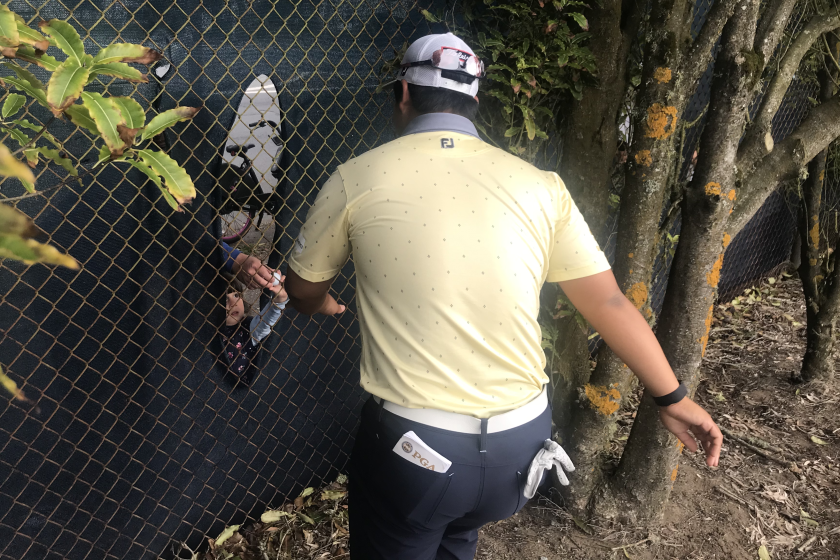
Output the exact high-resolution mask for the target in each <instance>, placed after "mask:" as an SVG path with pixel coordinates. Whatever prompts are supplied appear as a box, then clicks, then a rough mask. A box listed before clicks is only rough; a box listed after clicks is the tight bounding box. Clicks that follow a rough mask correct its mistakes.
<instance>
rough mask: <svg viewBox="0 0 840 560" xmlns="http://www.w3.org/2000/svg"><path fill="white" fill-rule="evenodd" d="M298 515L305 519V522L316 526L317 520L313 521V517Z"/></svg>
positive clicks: (303, 514) (299, 513)
mask: <svg viewBox="0 0 840 560" xmlns="http://www.w3.org/2000/svg"><path fill="white" fill-rule="evenodd" d="M298 515H299V516H300V518H301V519H303V520H304V521H306V522H307V523H309V524H310V525H315V520H314V519H312V518H311V517H309V516H308V515H306V514H305V513H301V512H298Z"/></svg>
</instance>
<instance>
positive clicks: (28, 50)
mask: <svg viewBox="0 0 840 560" xmlns="http://www.w3.org/2000/svg"><path fill="white" fill-rule="evenodd" d="M3 56H5V57H8V58H18V59H20V60H25V61H26V62H31V63H32V64H36V65H38V66H40V67H41V68H43V69H45V70H49V71H50V72H54V71H55V69H56V68H58V67H59V66H60V65H61V63H60V62H59V61H58V60H56V59H55V58H54V57H52V56H50V55H48V54H44V53H39V52H36V51H35V49H34V48H33V47H30V46H29V45H21V46H20V47H18V48H17V50H16V51H14V52H8V49H4V50H3Z"/></svg>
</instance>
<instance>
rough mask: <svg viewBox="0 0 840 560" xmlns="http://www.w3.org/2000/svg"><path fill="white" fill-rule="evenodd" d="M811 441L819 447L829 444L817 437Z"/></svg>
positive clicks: (812, 437)
mask: <svg viewBox="0 0 840 560" xmlns="http://www.w3.org/2000/svg"><path fill="white" fill-rule="evenodd" d="M811 441H813V442H814V443H816V444H817V445H828V442H827V441H825V440H824V439H820V438H818V437H817V436H811Z"/></svg>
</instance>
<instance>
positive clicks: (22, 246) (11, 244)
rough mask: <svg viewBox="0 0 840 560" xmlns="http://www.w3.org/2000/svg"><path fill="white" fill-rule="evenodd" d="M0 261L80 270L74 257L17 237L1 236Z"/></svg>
mask: <svg viewBox="0 0 840 560" xmlns="http://www.w3.org/2000/svg"><path fill="white" fill-rule="evenodd" d="M21 165H23V164H21ZM0 259H14V260H16V261H23V263H24V264H34V263H43V264H57V265H61V266H66V267H67V268H72V269H73V270H77V269H78V268H79V263H77V262H76V260H75V259H74V258H73V257H70V256H68V255H65V254H62V253H60V252H59V251H58V249H56V248H55V247H53V246H51V245H44V244H43V243H38V242H37V241H35V240H33V239H23V238H21V237H19V236H17V235H6V234H0Z"/></svg>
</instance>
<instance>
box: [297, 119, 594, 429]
mask: <svg viewBox="0 0 840 560" xmlns="http://www.w3.org/2000/svg"><path fill="white" fill-rule="evenodd" d="M351 248H352V254H353V261H354V264H355V268H356V281H357V287H356V293H357V296H358V310H359V323H360V325H361V331H362V359H361V383H362V387H364V389H365V390H367V391H368V392H370V393H372V394H374V395H376V396H378V397H380V398H382V399H385V400H388V401H391V402H394V403H397V404H400V405H403V406H407V407H411V408H435V409H441V410H447V411H452V412H458V413H462V414H469V415H472V416H475V417H479V418H484V417H488V416H492V415H496V414H500V413H503V412H506V411H509V410H512V409H515V408H517V407H519V406H522V405H523V404H525V403H527V402H529V401H530V400H532V399H533V398H535V397H536V396H537V395H538V394H539V393H540V392H541V391H542V388H543V385H544V384H545V383H547V382H548V378H547V377H546V375H545V373H544V371H543V369H544V368H545V354H544V352H543V349H542V347H541V345H540V340H541V333H540V327H539V325H538V324H537V314H538V312H539V305H540V304H539V293H540V288H541V286H542V284H543V283H544V282H545V281H550V282H558V281H563V280H571V279H574V278H581V277H585V276H589V275H592V274H596V273H599V272H603V271H605V270H608V269H609V264H608V263H607V260H606V258H605V257H604V254H603V253H602V252H601V249H600V248H599V247H598V245H597V243H596V242H595V239H594V238H593V236H592V234H591V233H590V231H589V228H588V227H587V225H586V223H585V222H584V220H583V218H582V216H581V214H580V212H579V211H578V209H577V207H576V206H575V204H574V202H573V201H572V199H571V198H570V196H569V193H568V191H567V190H566V187H565V185H564V184H563V181H561V180H560V178H559V177H558V176H557V174H555V173H548V172H544V171H540V170H539V169H537V168H536V167H534V166H532V165H529V164H527V163H525V162H523V161H522V160H521V159H519V158H517V157H515V156H513V155H511V154H508V153H506V152H504V151H502V150H499V149H497V148H494V147H492V146H490V145H489V144H486V143H485V142H483V141H482V140H480V139H478V138H476V137H474V136H471V135H468V134H459V133H455V132H448V131H444V132H424V133H419V134H411V135H409V136H404V137H402V138H400V139H398V140H395V141H393V142H390V143H388V144H386V145H384V146H381V147H379V148H376V149H374V150H371V151H370V152H367V153H366V154H364V155H362V156H360V157H358V158H355V159H352V160H350V161H348V162H347V163H345V164H344V165H341V166H339V167H338V170H337V171H336V172H335V173H334V174H333V175H332V176H331V177H330V179H329V180H328V181H327V182H326V183H325V184H324V186H323V188H322V189H321V191H320V192H319V193H318V196H317V198H316V200H315V203H314V205H313V206H312V208H311V209H310V211H309V215H308V217H307V220H306V223H305V224H304V226H303V228H302V229H301V234H300V237H299V238H298V240H297V242H296V246H295V249H294V250H293V256H292V258H291V260H290V263H289V266H290V267H291V268H292V270H294V271H295V272H296V273H297V274H298V275H299V276H301V277H302V278H304V279H305V280H309V281H311V282H321V281H324V280H328V279H330V278H333V277H334V276H336V275H337V274H338V272H339V271H340V270H341V268H342V267H343V266H344V264H345V262H346V261H347V258H348V256H349V255H350V252H351Z"/></svg>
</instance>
